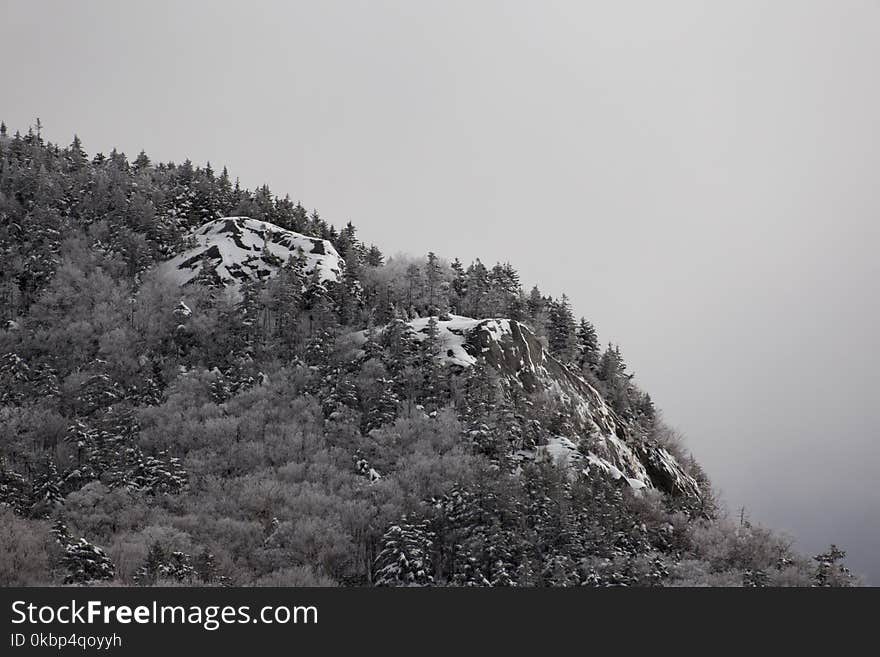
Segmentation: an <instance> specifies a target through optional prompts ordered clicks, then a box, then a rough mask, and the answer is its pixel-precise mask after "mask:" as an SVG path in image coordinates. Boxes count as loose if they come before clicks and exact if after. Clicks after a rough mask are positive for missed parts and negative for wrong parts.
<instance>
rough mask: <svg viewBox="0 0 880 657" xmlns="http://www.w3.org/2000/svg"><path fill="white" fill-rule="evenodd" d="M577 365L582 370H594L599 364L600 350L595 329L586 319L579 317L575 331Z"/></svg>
mask: <svg viewBox="0 0 880 657" xmlns="http://www.w3.org/2000/svg"><path fill="white" fill-rule="evenodd" d="M576 336H577V356H576V361H577V365H578V367H579V368H580V370H581V371H582V372H586V371H595V369H596V368H597V367H598V365H599V358H600V350H599V338H598V336H597V335H596V329H595V328H594V327H593V325H592V324H591V323H590V322H588V321H587V320H586V319H584V318H583V317H581V321H580V322H579V323H578V327H577V331H576Z"/></svg>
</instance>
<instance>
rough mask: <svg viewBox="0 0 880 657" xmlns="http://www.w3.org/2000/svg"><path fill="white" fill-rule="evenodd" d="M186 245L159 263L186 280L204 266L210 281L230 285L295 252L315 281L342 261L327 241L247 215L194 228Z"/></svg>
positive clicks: (269, 271) (332, 273)
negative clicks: (181, 251) (188, 245)
mask: <svg viewBox="0 0 880 657" xmlns="http://www.w3.org/2000/svg"><path fill="white" fill-rule="evenodd" d="M188 242H190V243H191V244H192V246H191V247H190V248H188V249H187V250H186V251H184V252H183V253H180V254H178V255H177V256H175V257H174V258H172V259H171V260H168V261H166V262H165V263H163V265H162V267H163V268H164V269H165V271H167V272H169V274H170V275H171V276H172V277H173V278H174V279H175V280H176V281H177V282H178V283H179V284H180V285H186V284H187V283H189V282H191V281H192V280H194V279H195V278H197V277H198V276H199V275H200V274H201V273H202V268H203V266H206V267H208V268H209V269H208V271H207V272H205V273H206V275H208V276H210V277H211V278H213V279H214V282H216V283H218V284H220V285H225V286H235V285H237V284H238V283H240V282H242V281H244V280H247V279H250V280H261V279H265V278H268V277H270V276H272V275H273V274H275V273H276V272H277V271H278V269H279V268H280V267H281V266H282V265H284V264H285V263H286V262H287V261H288V259H289V258H291V257H298V256H299V257H301V258H302V259H303V261H304V268H305V273H306V274H310V273H311V272H313V271H316V272H317V275H318V278H319V280H321V281H322V282H323V281H337V280H339V277H340V275H341V271H342V268H343V267H344V266H345V262H344V261H343V259H342V258H341V257H340V256H339V254H338V253H337V252H336V249H334V248H333V245H332V244H331V243H330V242H328V241H327V240H322V239H318V238H315V237H308V236H306V235H301V234H299V233H294V232H292V231H289V230H285V229H284V228H281V227H279V226H276V225H274V224H270V223H268V222H266V221H258V220H256V219H250V218H248V217H224V218H222V219H216V220H214V221H210V222H208V223H207V224H205V225H203V226H201V227H199V228H197V229H196V230H194V231H193V232H192V233H190V235H189V237H188Z"/></svg>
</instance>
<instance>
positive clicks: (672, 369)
mask: <svg viewBox="0 0 880 657" xmlns="http://www.w3.org/2000/svg"><path fill="white" fill-rule="evenodd" d="M0 17H2V20H0V61H2V62H3V64H2V68H3V83H2V91H0V118H2V119H4V120H5V121H6V123H7V124H8V125H9V126H10V127H11V128H12V129H13V130H15V129H20V130H22V131H24V130H26V129H27V126H28V125H29V124H31V123H33V122H34V118H35V117H37V116H39V117H40V118H41V119H42V122H43V124H44V126H45V129H44V136H46V137H47V138H48V139H50V140H53V141H58V142H61V143H63V144H67V143H69V142H70V140H71V138H72V136H73V134H74V132H77V133H79V135H80V137H81V138H82V139H83V142H84V145H85V147H86V149H87V150H88V151H89V152H90V153H94V152H95V151H98V150H101V151H105V152H106V151H109V150H110V149H111V148H113V147H114V146H115V147H116V148H118V149H120V150H122V151H125V152H126V153H128V154H129V155H130V156H134V155H136V154H137V152H138V151H139V150H140V149H141V148H144V149H146V151H147V153H148V154H149V155H150V156H151V157H152V158H153V159H154V160H163V161H165V160H175V161H179V160H182V159H183V158H185V157H190V158H191V159H192V160H193V161H195V162H196V163H204V162H205V161H208V160H210V162H211V163H212V165H214V167H215V168H218V169H219V167H220V166H222V165H223V164H227V165H229V168H230V172H231V173H232V174H233V175H237V176H239V177H240V178H241V181H242V184H244V185H246V186H248V187H253V186H255V185H259V184H262V183H263V182H266V183H268V184H269V186H270V187H271V188H272V190H273V191H275V192H276V193H279V194H284V193H290V195H291V196H292V197H293V198H294V199H300V200H302V201H303V203H304V204H305V205H306V206H307V207H308V208H313V207H315V208H318V209H319V211H320V212H321V214H322V216H324V217H325V218H326V219H327V220H328V221H331V222H333V223H336V224H337V225H339V224H341V223H344V222H346V221H348V220H352V221H353V222H354V223H355V224H356V225H357V226H358V227H359V229H360V235H361V238H362V239H364V240H366V241H368V242H375V243H376V244H378V245H379V246H380V247H381V248H382V249H383V250H384V251H385V252H386V253H394V252H398V251H405V252H409V253H414V254H423V253H425V252H427V251H428V250H433V251H435V252H437V253H438V254H440V255H443V256H446V257H449V258H452V257H455V256H458V257H459V258H461V259H462V260H465V261H470V260H471V259H472V258H475V257H480V258H481V259H482V260H483V261H484V262H488V263H494V262H495V261H498V260H501V261H510V262H511V263H512V264H513V265H514V266H516V267H517V268H518V269H519V271H520V272H521V275H522V278H523V282H524V284H526V285H528V286H531V285H532V284H533V283H535V282H537V283H538V284H539V285H540V287H541V289H542V290H543V291H545V292H547V293H551V294H553V295H558V294H561V293H562V292H566V293H568V295H569V296H570V297H571V299H572V302H573V304H574V307H575V311H576V312H577V313H578V314H579V315H581V314H582V315H585V316H587V317H588V318H589V319H591V320H592V321H593V322H594V323H595V324H596V326H597V327H598V329H599V332H600V338H601V339H602V340H603V341H608V340H614V341H615V342H618V343H620V345H621V349H622V352H623V354H624V356H625V358H626V359H627V361H628V363H629V364H630V365H631V366H632V368H633V369H634V370H635V371H636V373H637V376H638V379H639V381H640V382H641V383H642V384H643V386H644V387H645V388H647V389H648V390H649V391H650V392H651V394H652V396H654V397H655V399H656V401H657V402H658V404H659V405H660V406H661V407H662V408H663V410H664V414H665V417H666V419H667V420H668V421H669V422H670V423H671V424H673V425H674V426H676V427H677V428H679V429H680V430H681V431H682V432H683V433H684V434H685V435H686V436H687V439H688V444H689V446H690V447H691V449H692V450H693V452H694V453H695V455H696V456H697V457H698V459H699V460H700V461H701V462H702V463H703V464H704V466H705V468H706V469H707V471H708V473H709V474H710V476H711V478H712V479H713V481H714V482H715V484H716V486H717V487H718V488H719V489H720V490H721V492H722V494H723V496H724V499H725V500H726V502H727V504H728V506H729V507H730V508H731V509H732V510H735V509H738V508H739V507H740V506H743V505H744V506H745V507H746V508H747V509H748V512H749V515H750V516H751V518H752V519H753V520H754V521H760V522H763V523H766V524H768V525H770V526H772V527H774V528H777V529H781V530H785V531H787V532H789V533H790V534H791V535H793V536H794V537H796V538H797V540H798V544H799V546H800V547H801V548H802V549H804V550H807V551H809V552H810V553H815V551H818V550H820V549H822V548H823V547H825V546H827V544H828V543H830V542H832V541H834V542H837V543H839V544H840V545H841V546H842V547H844V548H845V549H846V550H848V552H849V555H850V558H849V562H850V565H851V566H852V567H853V569H854V570H856V571H858V572H860V573H862V574H865V575H867V576H868V578H869V580H870V581H872V582H874V583H875V584H880V489H878V485H877V483H878V477H877V469H878V465H880V433H878V430H877V424H876V423H877V417H876V416H877V408H878V398H880V380H878V365H880V363H878V355H877V340H878V335H880V333H878V329H880V321H878V314H880V310H878V294H877V281H878V274H880V271H878V269H880V267H878V257H877V249H878V237H880V221H878V220H880V184H878V183H880V180H878V176H880V134H878V122H880V76H878V73H877V63H878V61H880V3H877V2H875V1H873V0H864V1H861V2H860V1H857V0H827V1H824V2H820V1H813V0H791V1H787V2H786V1H782V0H776V1H774V2H767V1H766V0H755V1H747V0H735V1H734V0H731V1H729V2H711V3H708V2H705V1H704V0H694V1H691V2H685V1H672V0H667V1H666V2H662V3H660V2H654V1H652V0H645V1H642V2H627V1H621V0H615V1H614V2H612V1H610V0H609V1H607V2H585V1H583V0H581V1H577V2H569V3H559V2H549V1H548V0H540V1H537V0H536V1H534V2H528V3H526V2H513V1H511V0H507V1H504V2H483V1H479V0H468V1H465V2H452V1H449V0H444V1H443V2H439V1H438V2H425V1H414V0H400V1H399V2H385V1H378V0H370V1H369V2H367V1H362V2H355V1H348V2H333V1H328V0H320V1H317V0H316V1H314V2H278V3H268V2H267V3H262V2H253V1H249V2H243V1H240V0H239V1H237V2H229V1H219V0H212V1H211V2H204V3H197V2H185V3H183V2H157V1H155V0H151V1H150V2H140V3H133V2H125V3H122V2H117V1H115V0H114V1H111V2H75V3H74V2H45V1H37V0H27V1H24V0H22V1H11V0H0Z"/></svg>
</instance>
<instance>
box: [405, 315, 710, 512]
mask: <svg viewBox="0 0 880 657" xmlns="http://www.w3.org/2000/svg"><path fill="white" fill-rule="evenodd" d="M428 321H429V320H428V318H421V319H416V320H414V321H412V322H410V323H409V325H410V327H411V330H412V332H413V335H414V336H415V337H416V339H419V340H421V339H424V337H425V330H426V327H427V323H428ZM437 328H438V331H439V339H440V343H441V345H442V349H441V355H440V358H441V359H442V360H444V361H445V362H447V363H449V364H451V365H453V366H459V367H471V366H472V365H474V364H475V363H476V362H477V361H478V360H481V361H483V362H484V363H486V364H487V365H489V366H490V367H492V368H494V369H495V370H496V371H497V372H498V373H499V374H500V375H501V376H503V377H505V378H506V379H507V380H508V381H510V382H511V383H515V384H517V385H520V386H522V388H523V390H525V391H526V392H527V393H535V392H539V391H542V390H543V391H547V392H549V393H550V394H551V395H554V396H556V397H557V398H558V399H559V400H560V401H562V402H563V403H564V404H565V405H566V406H567V407H568V408H569V410H570V411H571V415H572V418H573V435H569V436H557V437H554V438H551V440H550V443H549V444H548V445H547V446H546V447H544V448H542V449H543V450H544V451H546V452H548V453H549V454H550V455H551V456H553V457H554V458H556V457H563V458H566V459H567V460H568V461H569V463H570V465H571V466H573V467H580V468H598V469H600V470H602V471H604V472H605V473H606V474H608V475H609V476H610V477H612V478H614V479H621V480H625V481H626V482H627V483H629V485H630V486H631V487H632V488H634V489H641V488H659V489H661V490H663V491H666V492H668V493H672V494H675V495H685V496H695V497H699V496H700V489H699V486H698V485H697V482H696V481H695V480H694V479H693V477H691V476H690V475H688V474H687V473H686V472H685V471H684V469H683V468H682V467H681V465H680V464H679V463H678V461H676V459H675V458H674V457H673V456H672V455H671V454H670V453H669V452H668V451H666V450H665V449H663V448H662V447H660V446H659V445H652V444H650V443H648V442H647V441H645V439H644V438H640V437H637V436H635V435H633V434H632V430H631V428H629V427H628V426H627V425H626V423H624V422H623V421H622V420H621V419H620V418H619V417H618V416H617V414H616V413H614V411H613V410H612V409H611V408H610V407H609V406H608V405H607V404H606V403H605V400H604V399H603V398H602V395H601V394H600V393H599V391H598V390H596V389H595V388H594V387H593V386H591V385H590V384H589V383H587V382H586V381H585V380H584V379H583V378H582V377H581V376H579V375H578V374H577V373H576V372H573V371H572V370H570V369H569V368H568V367H566V366H564V365H563V364H562V363H560V362H559V361H558V360H556V359H555V358H553V356H551V355H550V354H549V353H547V351H546V350H545V349H544V346H543V344H542V343H541V341H540V340H539V339H538V338H537V337H536V336H535V334H534V333H532V332H531V330H529V329H528V328H527V327H526V326H525V325H523V324H520V323H519V322H516V321H512V320H508V319H484V320H476V319H471V318H469V317H459V316H452V317H451V318H450V319H448V320H445V321H438V323H437ZM587 436H591V437H592V438H593V440H592V442H591V447H590V449H589V451H588V452H587V453H586V454H582V453H581V452H580V451H578V448H577V443H578V442H579V440H580V439H581V438H582V437H587Z"/></svg>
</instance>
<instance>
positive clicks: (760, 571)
mask: <svg viewBox="0 0 880 657" xmlns="http://www.w3.org/2000/svg"><path fill="white" fill-rule="evenodd" d="M449 255H450V256H451V255H452V254H449ZM0 320H2V323H0V437H2V442H0V527H2V528H3V529H2V531H0V585H14V584H19V585H41V584H43V585H45V584H49V585H60V584H73V585H94V584H97V583H111V584H125V585H131V584H137V585H141V586H152V585H162V584H175V585H193V586H195V585H198V586H221V585H227V584H235V585H243V586H273V585H275V586H293V585H318V586H337V585H342V586H346V585H356V586H408V585H424V586H431V585H433V586H584V585H586V586H697V585H724V586H767V585H780V586H781V585H794V586H811V585H822V586H832V585H834V586H837V585H848V584H851V583H853V579H852V578H851V577H850V575H849V573H848V571H847V570H846V568H845V566H843V562H842V560H843V557H844V556H845V555H844V553H843V552H842V551H840V550H839V549H837V548H836V547H834V546H832V547H831V548H829V550H828V551H827V552H825V553H823V554H821V555H817V556H816V557H814V558H812V559H811V558H807V557H805V556H804V555H800V554H797V553H796V552H795V551H794V550H793V549H792V548H791V545H790V541H788V540H787V539H786V538H785V537H782V536H779V535H777V534H775V533H774V532H772V531H770V530H768V529H765V528H762V527H758V526H754V525H752V524H750V523H749V522H748V521H747V520H746V519H745V518H742V517H741V518H739V519H730V518H728V517H727V515H726V513H725V512H724V510H723V505H721V504H720V503H719V501H718V500H717V498H716V496H715V494H714V493H713V491H712V487H711V484H710V482H709V478H708V476H707V475H706V473H705V472H703V470H702V468H701V467H700V466H699V464H698V463H696V461H695V460H694V459H693V457H692V456H691V455H690V454H689V453H688V451H687V449H686V448H685V446H684V445H683V444H682V442H681V440H680V439H678V438H677V437H676V434H675V432H674V431H673V430H672V429H671V428H670V427H669V426H668V425H667V424H666V423H665V422H664V421H663V419H662V418H661V416H660V413H659V411H658V409H656V408H655V407H654V403H653V401H652V400H651V397H650V394H649V393H648V392H647V391H644V390H642V389H641V388H640V386H639V385H638V382H637V380H636V379H635V377H634V375H633V373H632V371H631V369H630V366H629V364H627V363H626V362H625V360H624V357H623V354H622V351H621V348H620V347H619V346H618V345H615V344H612V343H608V344H607V346H604V347H603V346H600V342H599V338H598V331H597V330H596V328H595V327H594V325H593V324H592V322H591V321H589V320H588V319H586V318H583V317H582V318H580V319H576V317H575V315H574V312H573V309H572V308H571V305H570V304H569V302H568V299H567V297H566V296H565V295H564V294H561V295H559V296H553V295H550V294H547V293H546V292H542V291H541V290H540V289H539V288H538V287H537V286H534V287H533V288H531V289H530V290H526V289H524V288H523V286H522V284H521V282H520V280H519V274H518V272H517V271H516V269H515V268H514V267H513V266H512V265H511V264H509V263H498V264H496V265H492V266H487V265H485V264H484V263H482V262H481V261H480V260H475V261H474V262H472V263H470V264H467V265H465V264H464V263H462V262H460V261H459V260H457V259H454V258H452V259H444V258H441V257H439V256H438V255H436V254H434V253H428V254H427V255H426V256H424V257H405V256H399V257H395V258H386V257H385V255H384V254H383V253H382V251H381V249H380V248H379V247H377V246H375V245H368V244H366V243H364V242H363V241H362V240H361V239H360V237H359V233H358V229H357V228H356V227H355V226H354V225H353V224H351V223H348V224H346V225H345V226H343V227H341V228H337V227H334V226H332V225H330V224H329V223H327V222H326V221H325V220H324V219H323V218H322V217H321V216H320V215H319V214H318V212H317V211H311V212H307V211H306V210H305V208H304V207H303V206H302V205H301V204H299V203H295V202H293V201H291V200H290V199H289V198H287V197H283V198H279V197H278V196H276V195H274V194H273V193H272V192H271V191H270V190H269V189H268V187H266V186H263V187H261V188H258V189H256V190H253V191H251V190H246V189H242V187H241V186H240V185H239V184H238V183H237V182H236V181H235V180H234V179H233V178H232V177H231V176H230V175H229V173H228V171H227V170H226V169H225V168H224V169H223V170H222V171H221V172H219V173H217V172H215V171H214V169H213V168H212V167H211V166H210V165H209V164H208V165H205V166H195V165H194V164H193V163H192V162H190V161H188V160H187V161H185V162H183V163H179V164H176V163H156V162H153V161H152V160H151V159H150V158H149V156H148V155H147V154H146V153H144V152H141V153H140V154H139V155H138V156H137V157H135V158H133V159H131V160H130V159H129V158H128V157H127V156H126V155H125V154H123V153H121V152H118V151H115V150H114V151H113V152H111V153H109V154H107V155H104V154H101V153H98V154H95V155H93V156H91V157H90V156H88V155H87V154H86V152H85V150H84V148H83V146H82V144H81V142H80V141H79V139H78V138H74V140H73V141H72V143H71V144H70V145H68V146H66V147H62V146H59V145H57V144H52V143H49V142H46V141H45V140H44V139H43V138H42V136H41V135H40V134H39V133H34V132H33V131H30V132H29V133H28V134H26V135H21V134H18V133H16V134H15V135H10V134H9V133H8V131H6V130H5V127H4V128H3V130H0Z"/></svg>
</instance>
